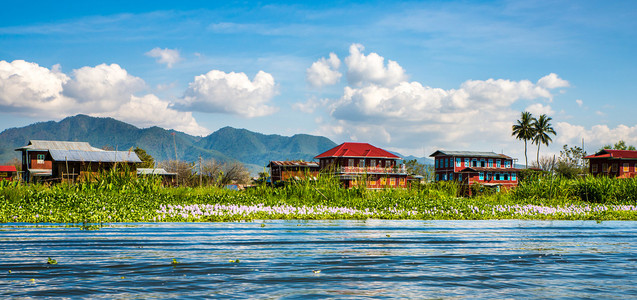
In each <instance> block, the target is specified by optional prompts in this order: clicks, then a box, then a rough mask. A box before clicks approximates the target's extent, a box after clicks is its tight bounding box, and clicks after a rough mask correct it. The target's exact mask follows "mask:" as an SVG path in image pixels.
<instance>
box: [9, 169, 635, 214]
mask: <svg viewBox="0 0 637 300" xmlns="http://www.w3.org/2000/svg"><path fill="white" fill-rule="evenodd" d="M460 191H461V189H460V187H459V186H458V185H457V184H456V183H453V182H439V183H428V184H424V185H418V186H415V187H413V188H411V189H388V190H377V191H376V190H366V189H363V188H354V189H343V188H342V187H341V186H340V183H339V182H338V181H336V180H335V179H333V178H332V177H329V176H320V177H319V179H318V180H317V181H299V182H293V183H289V184H286V185H284V186H281V187H270V186H265V185H260V186H256V187H253V188H249V189H246V190H243V191H232V190H227V189H223V188H220V187H214V186H209V187H198V188H186V187H179V188H172V187H162V186H161V184H160V182H159V181H158V180H155V179H152V178H137V177H134V176H130V174H126V173H122V174H120V173H117V172H110V173H105V174H101V175H100V176H98V178H96V179H95V180H92V181H87V182H84V183H76V184H59V185H51V186H48V185H38V184H34V185H24V184H19V183H10V182H0V222H2V223H9V222H11V223H13V222H30V223H74V224H77V223H80V224H82V223H83V224H87V223H88V224H99V223H112V222H181V221H248V220H266V219H368V218H378V219H422V220H436V219H443V220H464V219H468V220H475V219H562V220H637V206H636V204H637V199H636V198H635V197H637V180H636V179H619V180H618V179H608V178H593V177H586V178H581V179H575V180H567V179H563V178H559V177H554V178H552V177H536V178H531V179H527V180H525V181H524V182H522V183H521V184H520V186H519V187H518V188H516V189H514V190H511V191H505V192H500V193H484V194H481V195H477V196H474V197H471V198H465V197H460V196H459V194H460Z"/></svg>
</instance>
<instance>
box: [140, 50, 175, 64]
mask: <svg viewBox="0 0 637 300" xmlns="http://www.w3.org/2000/svg"><path fill="white" fill-rule="evenodd" d="M146 56H149V57H154V58H156V59H157V62H158V63H160V64H166V66H167V67H168V68H172V67H173V65H174V64H176V63H178V62H180V61H181V60H182V58H181V56H179V51H178V50H175V49H161V48H154V49H153V50H150V51H148V52H146Z"/></svg>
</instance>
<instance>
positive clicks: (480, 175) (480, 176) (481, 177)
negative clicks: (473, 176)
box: [478, 172, 484, 180]
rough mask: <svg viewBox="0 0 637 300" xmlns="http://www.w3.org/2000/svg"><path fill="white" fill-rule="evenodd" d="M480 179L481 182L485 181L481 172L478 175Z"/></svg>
mask: <svg viewBox="0 0 637 300" xmlns="http://www.w3.org/2000/svg"><path fill="white" fill-rule="evenodd" d="M478 178H479V179H480V180H484V173H482V172H480V173H479V174H478Z"/></svg>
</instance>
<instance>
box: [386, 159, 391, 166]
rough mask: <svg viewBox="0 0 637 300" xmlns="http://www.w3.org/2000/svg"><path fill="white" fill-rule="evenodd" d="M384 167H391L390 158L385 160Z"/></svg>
mask: <svg viewBox="0 0 637 300" xmlns="http://www.w3.org/2000/svg"><path fill="white" fill-rule="evenodd" d="M385 168H391V160H386V161H385Z"/></svg>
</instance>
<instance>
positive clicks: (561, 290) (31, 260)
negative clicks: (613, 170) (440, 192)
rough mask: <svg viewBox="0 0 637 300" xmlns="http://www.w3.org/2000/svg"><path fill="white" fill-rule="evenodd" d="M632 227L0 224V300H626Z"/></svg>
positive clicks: (636, 236)
mask: <svg viewBox="0 0 637 300" xmlns="http://www.w3.org/2000/svg"><path fill="white" fill-rule="evenodd" d="M262 224H263V226H262ZM636 225H637V223H636V222H603V223H596V222H580V221H552V222H551V221H510V220H507V221H384V220H367V221H267V222H261V221H259V222H250V223H162V224H112V225H110V226H107V227H104V228H101V229H100V230H94V231H87V230H81V229H80V228H77V227H64V226H36V225H33V224H5V225H2V226H0V257H1V258H2V259H1V260H0V296H2V297H15V298H21V297H27V298H31V297H33V298H35V297H60V296H66V297H81V298H139V297H140V296H142V297H143V298H183V297H193V298H198V297H221V296H223V297H240V298H266V297H268V298H269V297H271V298H304V299H306V298H321V299H322V298H326V297H334V298H359V297H383V298H385V297H395V298H440V297H442V298H471V299H474V298H593V297H594V298H626V297H627V296H632V295H635V294H637V288H635V286H634V284H633V282H634V280H635V278H637V263H636V259H635V257H637V255H636V254H637V246H636V245H637V243H636V242H637V226H636ZM48 257H51V258H54V259H56V260H57V261H58V264H57V265H48V264H47V258H48ZM173 259H176V260H177V261H178V263H177V264H173ZM237 261H238V262H237Z"/></svg>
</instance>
